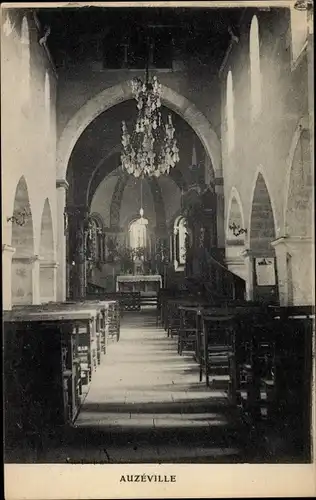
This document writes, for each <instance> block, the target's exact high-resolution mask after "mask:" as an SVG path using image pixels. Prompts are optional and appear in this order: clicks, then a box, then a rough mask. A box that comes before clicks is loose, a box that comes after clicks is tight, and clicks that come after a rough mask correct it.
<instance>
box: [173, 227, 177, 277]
mask: <svg viewBox="0 0 316 500" xmlns="http://www.w3.org/2000/svg"><path fill="white" fill-rule="evenodd" d="M177 236H178V228H174V230H173V265H174V268H175V269H177V268H178V261H177V248H178V247H177Z"/></svg>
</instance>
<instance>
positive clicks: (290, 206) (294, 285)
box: [277, 126, 314, 305]
mask: <svg viewBox="0 0 316 500" xmlns="http://www.w3.org/2000/svg"><path fill="white" fill-rule="evenodd" d="M295 139H296V141H295V142H296V143H295V144H294V148H293V151H292V153H293V156H292V163H291V166H290V170H289V178H288V184H287V193H286V204H285V211H284V233H285V238H284V245H283V248H282V253H280V260H281V261H282V260H283V261H284V262H285V268H284V269H283V274H284V276H282V283H283V285H284V286H283V288H284V300H285V303H287V304H288V305H291V304H303V305H305V304H313V303H314V283H313V281H314V280H313V276H314V273H313V267H314V244H313V220H314V217H313V211H314V210H313V201H314V200H313V180H312V168H311V156H310V133H309V130H307V129H305V128H303V127H302V126H300V127H299V128H298V131H297V134H296V137H295ZM277 251H278V249H277ZM280 252H281V249H280Z"/></svg>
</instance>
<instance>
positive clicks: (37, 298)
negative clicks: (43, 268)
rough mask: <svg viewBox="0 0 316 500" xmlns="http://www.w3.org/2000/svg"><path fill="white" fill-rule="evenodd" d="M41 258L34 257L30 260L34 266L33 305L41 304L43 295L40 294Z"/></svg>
mask: <svg viewBox="0 0 316 500" xmlns="http://www.w3.org/2000/svg"><path fill="white" fill-rule="evenodd" d="M41 260H42V259H41V257H40V256H39V255H34V256H33V257H31V258H30V263H31V265H32V295H33V300H32V303H33V304H40V303H41V294H40V263H41Z"/></svg>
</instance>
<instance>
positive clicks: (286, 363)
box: [236, 306, 315, 456]
mask: <svg viewBox="0 0 316 500" xmlns="http://www.w3.org/2000/svg"><path fill="white" fill-rule="evenodd" d="M240 319H241V318H240ZM314 320H315V313H314V309H313V308H312V307H310V306H304V307H301V306H296V307H289V308H283V307H268V308H265V309H264V310H262V311H261V312H260V313H258V311H257V312H255V313H254V314H248V316H247V317H245V316H244V317H243V318H242V321H239V326H238V328H237V332H238V336H237V348H236V365H237V381H238V379H239V383H240V386H239V388H238V387H237V394H239V396H240V397H239V401H238V402H239V404H240V407H241V410H242V415H243V416H244V418H245V421H246V422H248V423H249V424H250V425H251V427H252V428H254V429H256V428H261V429H262V426H264V427H263V428H264V429H274V431H275V432H277V434H278V436H279V437H280V438H281V437H282V436H283V438H284V440H287V441H293V442H295V446H294V448H295V450H297V452H299V450H301V452H302V453H303V454H304V456H309V453H310V450H309V443H310V427H311V390H312V389H311V388H312V386H311V379H312V338H313V327H314ZM238 337H239V338H238Z"/></svg>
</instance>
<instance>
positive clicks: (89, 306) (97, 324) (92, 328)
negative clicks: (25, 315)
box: [13, 301, 106, 385]
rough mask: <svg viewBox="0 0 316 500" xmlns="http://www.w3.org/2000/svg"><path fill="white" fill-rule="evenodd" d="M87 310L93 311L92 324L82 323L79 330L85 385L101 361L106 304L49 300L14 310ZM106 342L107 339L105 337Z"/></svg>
mask: <svg viewBox="0 0 316 500" xmlns="http://www.w3.org/2000/svg"><path fill="white" fill-rule="evenodd" d="M81 310H87V311H91V313H93V318H92V320H91V323H92V324H91V325H89V327H87V326H86V325H82V327H80V328H79V326H78V325H76V328H77V330H78V334H79V337H78V342H79V344H78V357H79V359H80V366H81V370H82V374H83V375H84V376H83V377H82V378H83V381H84V382H83V385H88V384H89V383H90V381H91V378H92V373H93V371H95V370H96V368H97V365H98V364H100V362H101V345H102V343H103V340H102V337H103V338H104V336H105V334H106V332H105V329H104V328H103V317H104V313H105V305H104V304H101V303H100V302H95V301H94V302H90V303H89V302H83V301H68V302H49V303H46V304H40V305H28V306H14V307H13V311H16V312H17V311H20V312H23V311H33V313H38V314H41V313H42V312H49V311H51V312H54V311H59V312H63V311H70V312H71V311H81ZM104 342H105V339H104Z"/></svg>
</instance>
